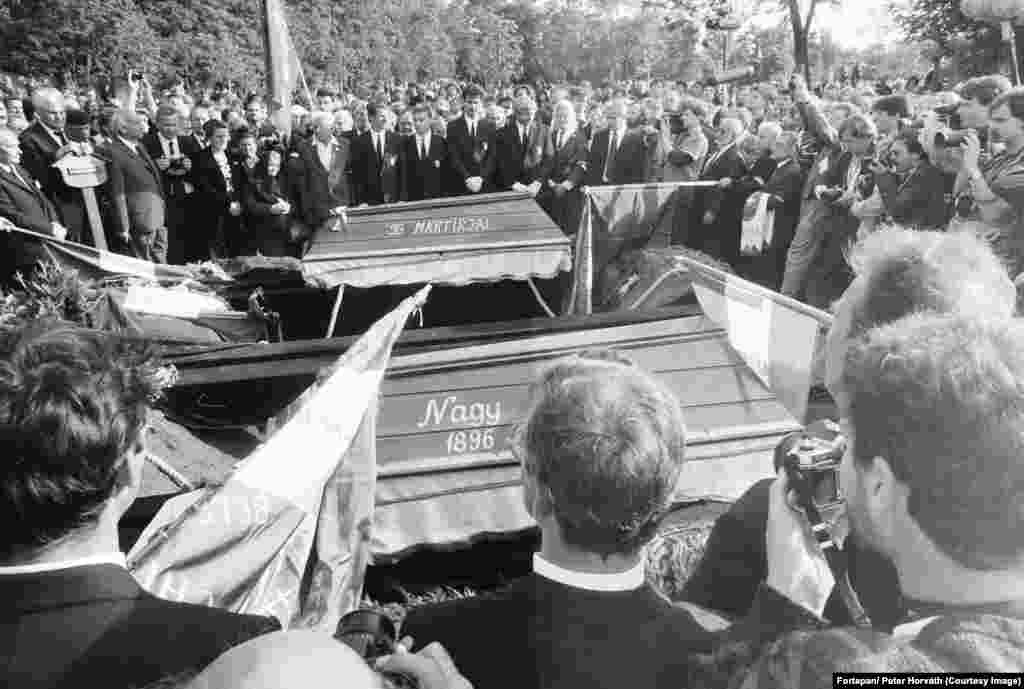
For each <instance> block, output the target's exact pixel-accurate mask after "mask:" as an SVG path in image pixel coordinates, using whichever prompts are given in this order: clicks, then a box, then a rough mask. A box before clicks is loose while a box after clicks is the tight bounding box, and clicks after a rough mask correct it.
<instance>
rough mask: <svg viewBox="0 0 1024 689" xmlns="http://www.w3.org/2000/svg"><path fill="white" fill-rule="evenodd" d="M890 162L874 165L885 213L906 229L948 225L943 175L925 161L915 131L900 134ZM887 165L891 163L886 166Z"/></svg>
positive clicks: (940, 227) (929, 228)
mask: <svg viewBox="0 0 1024 689" xmlns="http://www.w3.org/2000/svg"><path fill="white" fill-rule="evenodd" d="M889 155H890V160H889V161H877V160H876V161H875V163H874V165H873V166H872V168H871V171H872V172H873V173H874V175H875V183H876V185H877V187H878V193H879V194H880V195H881V197H882V204H883V207H884V210H885V213H886V214H887V215H888V216H889V217H890V218H892V219H893V221H895V222H897V223H899V224H900V225H903V226H905V227H913V228H915V229H920V230H934V229H942V228H944V227H945V226H946V224H947V223H948V222H949V217H948V213H947V210H946V208H947V204H946V202H945V200H944V195H945V191H946V181H945V178H944V177H943V174H942V171H941V170H939V168H937V167H936V166H935V165H932V163H931V162H930V161H929V160H928V154H927V153H925V151H924V148H923V147H922V146H921V142H920V141H919V140H918V138H917V133H916V132H915V131H914V130H910V131H907V132H905V133H901V134H899V135H898V136H897V137H896V139H895V141H893V143H892V146H891V147H890V149H889ZM886 163H890V164H891V166H890V165H887V164H886Z"/></svg>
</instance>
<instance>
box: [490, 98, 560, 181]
mask: <svg viewBox="0 0 1024 689" xmlns="http://www.w3.org/2000/svg"><path fill="white" fill-rule="evenodd" d="M512 108H513V116H512V119H511V120H509V122H508V124H506V125H505V126H504V127H502V128H501V129H499V130H498V133H497V135H496V136H495V139H494V156H493V157H492V158H491V164H492V165H493V168H494V169H493V172H492V175H493V181H494V186H495V187H496V188H497V189H499V190H501V191H507V190H514V191H529V192H530V193H531V194H533V195H534V196H536V195H537V192H538V191H540V185H541V181H542V180H543V179H544V178H545V177H546V176H547V175H548V173H549V172H550V168H551V157H552V155H553V154H554V151H553V150H552V144H551V141H550V137H549V136H548V127H547V126H546V125H544V124H541V123H540V122H538V121H537V104H536V103H534V102H533V99H532V98H530V97H529V96H526V95H523V96H519V98H517V99H516V100H515V102H514V103H513V106H512Z"/></svg>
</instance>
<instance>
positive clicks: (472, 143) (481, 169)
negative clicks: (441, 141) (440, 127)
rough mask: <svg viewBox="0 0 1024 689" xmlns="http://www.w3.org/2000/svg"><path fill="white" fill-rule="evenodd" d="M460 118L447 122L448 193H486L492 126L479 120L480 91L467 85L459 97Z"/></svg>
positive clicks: (457, 194) (481, 94)
mask: <svg viewBox="0 0 1024 689" xmlns="http://www.w3.org/2000/svg"><path fill="white" fill-rule="evenodd" d="M463 98H464V99H465V102H464V105H463V111H462V117H459V118H456V119H454V120H452V121H451V122H449V123H448V133H447V136H445V141H447V142H448V161H449V163H450V164H451V170H452V188H451V194H452V195H453V196H459V195H463V194H478V193H480V192H481V191H486V190H487V188H488V187H489V186H490V185H489V184H488V183H487V177H486V175H487V172H488V170H489V169H490V165H491V163H490V158H491V156H492V155H494V135H495V130H494V124H493V123H492V122H490V121H489V120H487V119H486V118H485V117H483V102H484V98H483V91H481V90H480V88H479V87H478V86H475V85H471V86H469V87H467V88H466V91H465V93H464V94H463Z"/></svg>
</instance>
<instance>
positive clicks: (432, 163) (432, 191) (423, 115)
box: [398, 104, 448, 201]
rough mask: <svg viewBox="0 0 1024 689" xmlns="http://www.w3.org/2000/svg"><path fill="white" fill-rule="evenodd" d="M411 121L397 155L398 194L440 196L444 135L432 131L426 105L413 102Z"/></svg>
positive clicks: (409, 198)
mask: <svg viewBox="0 0 1024 689" xmlns="http://www.w3.org/2000/svg"><path fill="white" fill-rule="evenodd" d="M412 124H413V134H412V136H409V137H406V139H405V141H403V142H402V150H401V154H400V155H399V157H398V167H399V175H398V176H399V179H400V180H401V182H400V184H401V193H400V198H401V200H402V201H423V200H425V199H436V198H440V197H441V196H442V195H443V192H444V188H443V184H444V179H445V174H446V172H447V166H448V148H447V146H446V144H445V141H444V138H443V137H440V136H436V135H435V134H434V132H433V127H432V126H431V113H430V108H429V107H427V106H426V105H424V104H419V105H415V106H413V109H412Z"/></svg>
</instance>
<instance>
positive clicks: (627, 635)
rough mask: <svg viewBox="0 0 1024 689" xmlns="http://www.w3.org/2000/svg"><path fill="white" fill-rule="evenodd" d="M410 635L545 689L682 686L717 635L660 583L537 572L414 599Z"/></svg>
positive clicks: (470, 665) (476, 671) (481, 679)
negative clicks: (456, 596)
mask: <svg viewBox="0 0 1024 689" xmlns="http://www.w3.org/2000/svg"><path fill="white" fill-rule="evenodd" d="M402 635H403V636H405V635H410V636H412V637H413V638H415V639H416V640H417V641H418V642H423V643H426V642H428V641H438V642H440V643H441V644H442V645H443V646H444V647H445V648H446V649H447V650H448V651H449V652H450V653H451V654H452V658H453V659H454V660H455V663H456V664H457V665H458V667H459V670H460V671H461V672H462V674H463V675H465V676H466V678H467V679H468V680H469V681H470V682H472V683H473V685H474V686H476V687H543V688H544V689H577V688H578V689H603V688H605V687H607V688H609V689H611V688H612V687H614V688H616V689H621V688H622V687H630V686H636V687H673V689H678V688H679V687H681V686H686V682H685V681H684V680H683V679H682V678H683V677H684V676H685V658H684V654H685V653H686V651H687V650H690V651H697V650H706V648H707V647H708V644H709V643H710V637H711V635H710V634H709V632H708V631H707V630H706V629H705V627H704V626H702V624H701V623H699V622H698V619H697V618H696V617H695V616H694V615H693V614H691V612H690V611H689V610H687V609H685V608H682V607H674V606H673V605H672V604H671V603H669V602H668V601H667V600H665V599H664V598H662V597H661V596H660V595H659V594H658V593H657V592H655V591H654V589H652V588H651V587H650V585H644V586H643V587H641V588H639V589H637V590H635V591H623V592H595V591H589V590H585V589H578V588H574V587H570V586H565V585H563V584H559V583H557V582H554V581H551V580H549V579H546V578H544V577H541V576H538V575H536V574H533V575H531V576H528V577H525V578H523V579H519V580H517V581H515V582H513V583H512V584H510V585H509V586H507V587H505V588H504V589H501V590H499V591H495V592H493V593H489V594H485V595H482V596H479V597H476V598H466V599H462V600H454V601H446V602H443V603H437V604H433V605H427V606H423V607H419V608H413V609H412V610H410V611H409V614H408V616H407V617H406V619H405V623H404V624H403V626H402ZM627 659H628V660H627Z"/></svg>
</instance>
